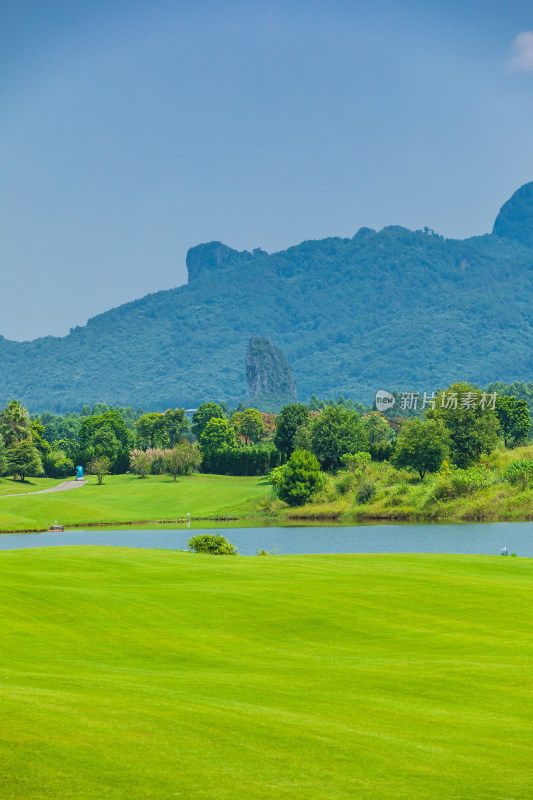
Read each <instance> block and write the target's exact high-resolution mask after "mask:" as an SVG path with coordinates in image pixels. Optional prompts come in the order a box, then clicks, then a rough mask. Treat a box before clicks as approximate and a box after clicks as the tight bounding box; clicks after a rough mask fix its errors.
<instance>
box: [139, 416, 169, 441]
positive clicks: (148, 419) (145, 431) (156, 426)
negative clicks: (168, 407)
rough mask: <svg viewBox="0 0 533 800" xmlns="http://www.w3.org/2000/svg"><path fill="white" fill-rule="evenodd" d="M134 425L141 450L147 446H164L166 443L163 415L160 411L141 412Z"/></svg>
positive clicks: (165, 426) (166, 434)
mask: <svg viewBox="0 0 533 800" xmlns="http://www.w3.org/2000/svg"><path fill="white" fill-rule="evenodd" d="M171 413H172V412H171ZM135 427H136V428H137V438H138V440H139V444H140V446H141V447H142V448H143V450H146V448H147V447H152V448H153V447H164V446H165V445H166V444H167V443H168V433H167V424H166V420H165V415H164V414H162V413H161V412H160V411H153V412H150V413H148V414H143V415H142V417H139V419H138V420H137V422H136V423H135Z"/></svg>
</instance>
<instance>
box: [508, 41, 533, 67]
mask: <svg viewBox="0 0 533 800" xmlns="http://www.w3.org/2000/svg"><path fill="white" fill-rule="evenodd" d="M509 68H510V69H511V70H512V71H513V72H533V31H522V33H519V34H518V36H515V37H514V39H513V43H512V45H511V58H510V59H509Z"/></svg>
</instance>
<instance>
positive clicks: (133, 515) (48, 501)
mask: <svg viewBox="0 0 533 800" xmlns="http://www.w3.org/2000/svg"><path fill="white" fill-rule="evenodd" d="M31 480H32V484H34V486H32V488H31V491H35V490H36V489H37V488H40V485H39V484H40V479H36V478H32V479H31ZM42 482H43V484H44V483H45V482H46V479H43V481H42ZM48 483H50V482H48ZM52 483H58V481H56V482H52ZM43 488H48V487H47V486H43ZM268 490H269V486H268V484H267V483H266V481H265V479H264V478H237V477H227V476H225V475H191V476H188V477H185V478H180V479H179V480H178V481H176V482H174V481H172V479H170V478H168V477H167V476H164V475H162V476H158V475H152V476H150V477H149V478H147V479H146V480H139V478H137V477H136V476H134V475H109V476H107V477H106V479H105V484H104V485H103V486H98V485H97V482H96V479H95V478H91V481H90V483H89V484H87V485H86V486H84V487H82V488H78V489H75V490H71V491H66V492H53V493H50V494H43V495H33V496H31V497H24V496H23V495H21V496H20V497H0V530H1V531H16V530H46V529H47V528H49V526H50V524H52V523H53V522H54V521H55V520H56V519H57V520H58V522H60V523H61V524H63V525H65V526H69V525H70V526H72V525H90V524H96V523H101V524H103V523H109V524H114V523H128V522H140V521H147V522H153V521H157V520H176V519H184V518H185V517H186V514H187V512H189V513H190V515H191V517H213V518H216V517H224V516H246V515H248V514H251V513H253V511H254V509H256V508H257V505H258V503H259V502H260V500H261V499H262V498H263V497H264V496H265V494H266V493H267V492H268Z"/></svg>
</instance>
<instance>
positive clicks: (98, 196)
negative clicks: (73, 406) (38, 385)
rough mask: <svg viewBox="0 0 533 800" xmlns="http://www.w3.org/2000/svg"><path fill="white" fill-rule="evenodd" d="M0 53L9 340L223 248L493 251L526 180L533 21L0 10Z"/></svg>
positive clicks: (452, 15)
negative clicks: (432, 239) (213, 246)
mask: <svg viewBox="0 0 533 800" xmlns="http://www.w3.org/2000/svg"><path fill="white" fill-rule="evenodd" d="M0 35H1V47H0V75H1V81H0V109H1V114H0V143H1V147H0V164H1V170H0V176H1V177H0V204H1V208H0V236H1V242H2V252H3V264H2V283H1V286H2V306H1V307H2V317H1V321H0V334H3V335H4V336H6V337H8V338H15V339H29V338H34V337H36V336H44V335H47V334H53V335H62V334H64V333H66V332H67V331H68V329H69V327H71V326H74V325H77V324H84V323H85V322H86V321H87V318H88V317H90V316H94V315H95V314H97V313H100V312H101V311H104V310H106V309H108V308H110V307H112V306H116V305H119V304H120V303H123V302H126V301H128V300H132V299H134V298H136V297H140V296H142V295H144V294H146V293H148V292H154V291H157V290H159V289H167V288H170V287H172V286H177V285H180V284H182V283H184V282H185V281H186V269H185V255H186V252H187V249H188V248H189V247H191V246H192V245H195V244H198V243H200V242H205V241H211V240H213V239H220V240H221V241H223V242H225V243H226V244H228V245H230V246H232V247H236V248H238V249H244V248H247V249H252V248H254V247H262V248H264V249H265V250H268V251H273V250H280V249H283V248H285V247H287V246H289V245H291V244H296V243H298V242H300V241H302V240H304V239H310V238H313V239H316V238H322V237H324V236H335V235H340V236H352V235H353V234H354V233H355V232H356V230H357V229H358V228H359V227H360V226H363V225H368V226H370V227H374V228H381V227H383V226H384V225H391V224H399V225H404V226H406V227H408V228H413V229H416V228H421V227H423V226H425V225H428V226H429V227H432V228H434V229H435V230H436V231H438V232H439V233H442V234H443V235H445V236H451V237H459V238H461V237H466V236H469V235H472V234H478V233H484V232H487V231H489V230H491V228H492V224H493V221H494V218H495V216H496V214H497V212H498V210H499V208H500V206H501V205H502V203H503V202H504V201H505V200H506V199H507V198H508V197H509V196H510V195H511V194H512V192H513V191H514V190H515V189H517V188H518V187H519V186H520V185H521V184H523V183H525V182H527V181H529V180H533V2H531V0H527V2H525V1H524V2H518V1H517V2H513V0H478V1H476V0H474V1H473V2H471V1H470V0H462V2H455V0H448V2H437V0H391V1H390V2H388V1H387V0H366V1H365V2H360V1H359V0H352V1H351V2H348V1H346V2H342V1H341V0H327V2H313V0H303V1H302V2H297V1H296V0H294V1H293V0H283V1H282V2H281V1H280V2H272V1H270V0H264V2H260V1H259V0H245V1H243V2H233V1H232V0H219V2H216V0H211V1H208V0H206V1H205V2H202V0H189V1H188V2H181V0H174V1H173V2H170V1H169V0H167V1H166V2H165V0H161V1H159V2H158V0H75V1H73V0H62V1H59V0H46V2H43V0H34V2H31V1H30V0H2V2H1V3H0Z"/></svg>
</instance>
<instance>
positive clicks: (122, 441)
mask: <svg viewBox="0 0 533 800" xmlns="http://www.w3.org/2000/svg"><path fill="white" fill-rule="evenodd" d="M79 442H80V446H79V449H78V452H77V453H76V461H77V462H78V464H81V465H82V466H84V467H85V466H87V464H88V463H89V461H91V460H92V458H93V457H94V456H95V455H96V456H100V455H105V456H106V457H107V458H108V459H109V461H110V470H112V471H113V472H115V473H120V472H126V470H127V469H128V468H129V463H130V450H131V446H132V444H133V436H132V434H131V433H130V431H128V429H127V428H126V424H125V422H124V419H123V418H122V416H121V415H120V414H119V412H118V411H116V410H115V409H113V410H111V411H106V412H105V413H103V414H97V415H94V416H91V417H84V418H83V420H82V423H81V425H80V429H79Z"/></svg>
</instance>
